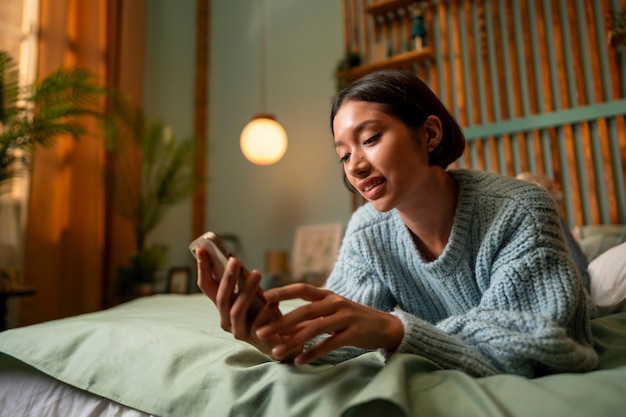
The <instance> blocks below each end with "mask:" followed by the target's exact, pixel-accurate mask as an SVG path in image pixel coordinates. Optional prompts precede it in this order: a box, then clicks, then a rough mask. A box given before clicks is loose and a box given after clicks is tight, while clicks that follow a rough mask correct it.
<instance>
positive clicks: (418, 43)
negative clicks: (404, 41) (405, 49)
mask: <svg viewBox="0 0 626 417" xmlns="http://www.w3.org/2000/svg"><path fill="white" fill-rule="evenodd" d="M411 40H412V42H413V47H414V48H415V49H416V50H418V51H419V50H421V49H422V48H423V47H424V46H426V25H424V16H423V15H422V12H421V11H420V10H419V9H416V10H415V11H414V12H413V16H411Z"/></svg>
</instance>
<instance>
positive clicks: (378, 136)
mask: <svg viewBox="0 0 626 417" xmlns="http://www.w3.org/2000/svg"><path fill="white" fill-rule="evenodd" d="M380 135H381V133H377V134H375V135H374V136H370V137H369V138H367V139H365V141H364V142H363V145H371V144H372V143H374V142H376V141H377V140H378V138H380Z"/></svg>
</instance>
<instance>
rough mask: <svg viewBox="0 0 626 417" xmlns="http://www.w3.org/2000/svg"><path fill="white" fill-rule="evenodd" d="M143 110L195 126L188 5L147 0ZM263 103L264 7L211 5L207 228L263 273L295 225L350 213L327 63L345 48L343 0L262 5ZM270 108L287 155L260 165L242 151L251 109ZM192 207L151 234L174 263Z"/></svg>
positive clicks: (189, 1) (342, 218)
mask: <svg viewBox="0 0 626 417" xmlns="http://www.w3.org/2000/svg"><path fill="white" fill-rule="evenodd" d="M149 9H150V10H149V21H148V39H147V43H148V47H147V48H148V49H147V58H146V59H147V62H146V78H145V83H146V84H145V91H146V93H145V106H146V110H147V111H148V113H150V114H155V115H160V116H162V117H163V118H164V119H165V120H167V121H168V122H169V123H171V124H172V126H173V127H174V128H175V130H176V132H177V133H178V134H179V135H187V134H189V133H190V132H191V130H192V128H191V124H192V120H191V117H192V99H193V95H192V93H193V91H192V88H193V86H192V85H191V83H192V80H193V38H194V23H195V20H194V11H195V1H194V0H181V1H177V2H171V1H168V0H151V1H150V2H149ZM265 9H266V10H265V13H266V14H265V22H266V24H265V26H266V48H265V49H266V64H267V67H266V74H267V79H266V85H267V106H266V109H261V108H260V107H261V104H260V92H259V87H260V80H259V31H258V30H259V26H258V25H259V15H258V12H259V4H258V1H256V0H238V1H227V0H213V1H212V5H211V51H210V61H211V69H210V71H211V80H210V97H209V99H210V114H209V136H210V137H209V151H208V153H209V154H208V155H207V158H209V182H208V184H207V187H208V189H209V194H208V202H207V207H208V209H207V213H206V224H207V229H211V230H214V231H216V232H218V233H234V234H236V235H238V236H239V237H240V239H241V241H242V249H241V253H240V257H241V259H242V260H243V261H244V262H245V263H246V264H247V265H248V266H249V267H250V268H258V269H262V268H263V259H264V252H265V250H267V249H275V248H279V249H288V250H289V249H290V248H291V245H292V240H293V234H294V231H295V228H296V227H297V226H298V225H301V224H317V223H330V222H340V223H343V224H344V225H345V223H346V222H347V220H348V217H349V214H350V204H349V195H348V193H347V191H346V190H345V188H344V187H343V184H342V181H341V167H340V165H339V163H338V159H337V157H336V155H335V152H334V147H333V143H332V136H331V134H330V130H329V122H328V115H329V111H330V106H331V102H332V98H333V95H334V92H335V80H334V68H335V66H336V65H337V62H338V61H339V59H340V58H341V56H342V54H343V50H342V49H343V47H342V45H343V40H342V16H341V3H340V2H338V1H336V0H318V1H315V2H312V1H308V0H265ZM261 110H267V111H270V112H272V113H274V114H276V116H277V118H278V121H279V122H280V123H281V124H282V125H283V127H284V128H285V130H286V131H287V135H288V137H289V147H288V149H287V153H286V155H285V156H284V158H283V159H282V160H281V161H279V162H278V163H276V164H275V165H272V166H265V167H262V166H256V165H253V164H251V163H250V162H248V161H247V160H246V159H245V158H244V157H243V155H242V154H241V151H240V150H239V134H240V132H241V130H242V129H243V127H244V126H245V125H246V123H248V121H250V119H251V117H252V116H253V114H254V113H256V112H259V111H261ZM189 213H190V206H189V203H188V202H185V203H183V204H180V205H179V206H177V207H175V208H174V209H173V210H172V211H171V213H170V214H169V215H168V217H167V218H166V220H165V221H164V223H163V224H162V225H161V226H160V227H159V228H158V230H157V231H156V233H155V234H154V236H153V240H158V241H162V242H166V243H167V244H169V245H170V263H171V264H172V265H184V264H187V263H189V261H190V259H189V256H188V254H187V252H186V245H187V243H188V242H189V241H190V240H191V239H192V236H190V235H189V229H190V219H189Z"/></svg>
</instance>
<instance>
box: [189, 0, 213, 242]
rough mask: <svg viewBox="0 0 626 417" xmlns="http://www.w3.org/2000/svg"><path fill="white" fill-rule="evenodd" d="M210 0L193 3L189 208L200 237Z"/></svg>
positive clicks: (205, 167) (204, 195)
mask: <svg viewBox="0 0 626 417" xmlns="http://www.w3.org/2000/svg"><path fill="white" fill-rule="evenodd" d="M210 18H211V0H197V3H196V46H195V68H194V106H193V135H194V142H193V147H194V150H193V174H194V184H193V193H192V197H191V198H192V207H191V233H192V236H194V237H195V236H200V235H201V234H202V233H204V232H205V230H206V229H205V221H206V217H207V210H206V198H207V191H206V177H207V172H208V169H209V164H208V158H207V149H208V147H207V140H208V123H209V122H208V117H209V105H208V96H209V76H210V74H209V69H210V62H209V59H210V54H209V45H210V30H209V25H210V21H211V19H210Z"/></svg>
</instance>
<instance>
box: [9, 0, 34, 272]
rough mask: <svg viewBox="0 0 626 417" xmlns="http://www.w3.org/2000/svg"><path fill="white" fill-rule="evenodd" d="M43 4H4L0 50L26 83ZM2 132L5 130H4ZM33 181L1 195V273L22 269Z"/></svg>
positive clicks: (27, 0)
mask: <svg viewBox="0 0 626 417" xmlns="http://www.w3.org/2000/svg"><path fill="white" fill-rule="evenodd" d="M39 2H40V0H2V1H0V50H2V51H6V52H7V53H8V54H9V55H10V56H11V57H12V58H13V59H14V60H15V62H16V63H17V64H18V67H19V70H20V77H21V79H22V82H23V83H24V84H25V85H27V84H31V83H32V82H33V81H34V80H35V78H36V71H37V35H38V27H39ZM0 129H1V126H0ZM28 184H29V178H27V177H25V176H20V177H18V178H16V179H14V180H13V181H12V183H11V185H10V187H11V188H10V189H9V190H8V191H5V192H3V193H1V194H0V224H2V226H1V227H0V228H2V234H0V253H2V255H0V269H1V268H3V267H9V268H12V267H16V268H17V267H19V265H20V263H21V250H22V247H21V246H22V236H23V230H24V225H25V222H26V202H27V195H28Z"/></svg>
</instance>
